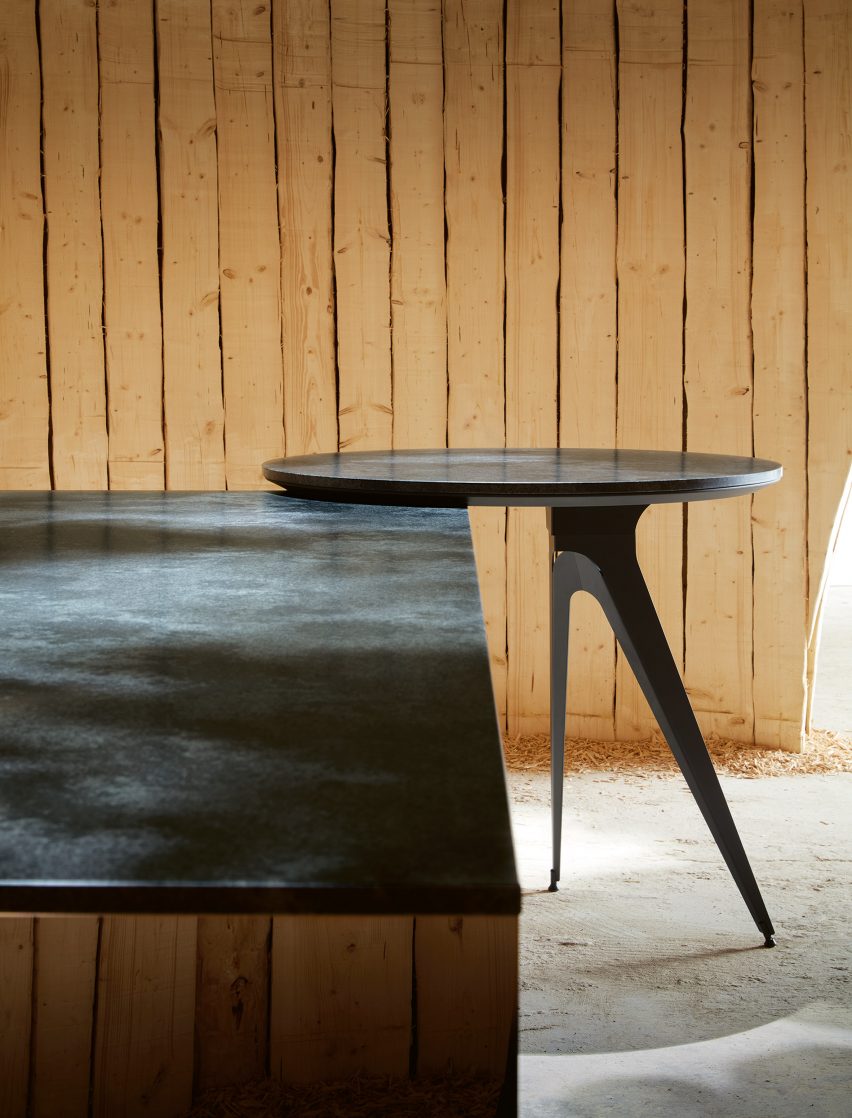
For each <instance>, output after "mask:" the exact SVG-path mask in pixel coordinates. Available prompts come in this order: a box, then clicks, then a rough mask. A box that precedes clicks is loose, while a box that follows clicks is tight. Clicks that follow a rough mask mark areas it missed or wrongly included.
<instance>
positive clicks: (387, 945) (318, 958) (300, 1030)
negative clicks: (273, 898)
mask: <svg viewBox="0 0 852 1118" xmlns="http://www.w3.org/2000/svg"><path fill="white" fill-rule="evenodd" d="M412 923H413V922H412V918H411V917H406V916H394V917H383V918H380V919H378V918H373V917H366V916H362V917H345V916H326V917H314V916H279V917H276V918H275V921H274V927H273V934H272V1020H271V1027H270V1069H271V1072H272V1075H273V1076H274V1077H276V1078H278V1079H283V1080H285V1081H287V1082H311V1081H315V1080H322V1079H341V1078H345V1077H346V1076H348V1075H353V1074H356V1073H358V1072H366V1073H368V1074H372V1075H392V1076H405V1075H407V1074H408V1055H409V1048H410V1045H411V1024H412V1022H411V971H412Z"/></svg>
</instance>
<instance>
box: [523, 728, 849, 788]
mask: <svg viewBox="0 0 852 1118" xmlns="http://www.w3.org/2000/svg"><path fill="white" fill-rule="evenodd" d="M706 742H707V749H708V751H709V753H710V756H711V757H712V758H713V764H714V766H715V768H716V771H717V772H718V773H722V774H724V775H726V776H745V777H762V776H792V775H797V774H803V773H835V772H852V737H850V736H849V735H847V734H839V733H835V732H834V731H832V730H814V731H813V732H812V733H811V734H810V736H809V737H808V738H807V740H806V742H805V746H804V749H803V751H802V752H801V753H788V752H787V751H786V750H783V749H758V748H756V747H755V746H748V745H743V744H742V742H734V741H728V740H726V739H725V738H720V737H717V736H715V735H712V734H711V735H710V736H708V737H707V738H706ZM503 749H504V753H505V757H506V765H507V767H508V768H510V769H521V770H523V769H528V770H529V769H532V770H542V769H549V768H550V737H549V736H548V735H547V734H523V735H519V736H515V737H513V736H504V739H503ZM565 772H566V773H567V772H613V773H619V774H632V775H637V776H641V775H646V774H656V775H663V774H666V773H676V772H678V768H677V764H676V763H675V760H674V758H673V757H672V754H671V750H670V749H669V747H668V745H667V744H666V742H665V739H664V738H663V737H662V735H659V734H655V735H654V736H653V737H651V738H648V739H646V740H645V741H591V740H588V739H585V738H566V739H565Z"/></svg>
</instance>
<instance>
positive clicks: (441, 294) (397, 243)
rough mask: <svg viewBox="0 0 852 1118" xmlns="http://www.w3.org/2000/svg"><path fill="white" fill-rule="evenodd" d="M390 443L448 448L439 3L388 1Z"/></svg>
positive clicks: (442, 88) (435, 0)
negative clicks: (391, 408) (391, 391)
mask: <svg viewBox="0 0 852 1118" xmlns="http://www.w3.org/2000/svg"><path fill="white" fill-rule="evenodd" d="M388 16H389V25H388V26H389V36H390V40H389V50H390V53H389V69H388V94H389V110H390V118H389V119H390V191H391V214H392V220H391V225H392V229H393V253H392V256H391V328H392V340H393V409H394V415H393V445H394V447H402V448H405V447H437V446H444V445H445V444H446V441H447V307H446V276H445V259H444V120H443V101H444V73H443V55H442V49H441V4H440V2H439V0H425V2H424V0H390V3H389V5H388Z"/></svg>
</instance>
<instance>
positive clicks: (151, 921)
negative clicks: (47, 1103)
mask: <svg viewBox="0 0 852 1118" xmlns="http://www.w3.org/2000/svg"><path fill="white" fill-rule="evenodd" d="M195 939H196V920H195V918H194V917H189V916H130V917H128V916H106V917H104V918H103V927H102V932H101V950H100V961H99V968H98V1000H97V1020H96V1023H95V1053H94V1081H93V1087H92V1090H93V1094H92V1114H93V1115H94V1116H95V1118H117V1116H119V1115H120V1116H122V1118H135V1116H136V1115H139V1116H148V1118H150V1115H152V1114H156V1115H157V1118H180V1116H182V1115H183V1113H184V1112H185V1111H186V1110H187V1109H189V1105H190V1101H191V1098H192V1051H193V1040H192V1034H193V1017H194V1008H195Z"/></svg>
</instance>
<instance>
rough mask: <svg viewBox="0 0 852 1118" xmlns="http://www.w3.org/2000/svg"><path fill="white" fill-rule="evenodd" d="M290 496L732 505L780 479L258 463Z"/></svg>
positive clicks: (701, 457)
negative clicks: (722, 501) (703, 500)
mask: <svg viewBox="0 0 852 1118" xmlns="http://www.w3.org/2000/svg"><path fill="white" fill-rule="evenodd" d="M263 472H264V474H265V475H266V477H267V478H268V479H269V480H270V481H273V482H275V483H276V484H277V485H282V486H284V487H286V488H287V490H288V491H289V492H290V493H292V494H293V495H295V496H298V495H299V492H300V491H301V490H302V489H305V490H309V491H312V492H311V493H310V494H307V493H306V495H311V496H331V497H332V499H333V496H334V494H335V493H337V494H338V495H339V496H341V497H342V496H343V495H346V496H348V498H349V499H357V500H362V501H365V502H368V501H370V500H371V499H380V500H381V499H384V500H388V501H390V500H396V501H398V502H399V503H400V504H404V503H405V501H406V499H414V500H417V499H420V502H421V503H426V500H428V502H429V503H432V504H434V505H436V506H440V505H444V504H447V505H449V504H459V505H462V506H464V505H468V504H470V505H475V504H477V503H480V500H478V499H489V503H502V504H507V505H511V504H515V503H517V502H518V501H519V500H523V501H525V502H526V503H537V504H542V505H547V504H552V503H553V502H554V499H558V503H578V504H589V503H595V502H602V503H608V504H611V503H614V499H617V500H618V501H619V503H622V504H633V503H646V504H653V503H654V502H656V501H660V500H671V499H672V497H675V498H678V495H681V494H682V496H680V497H679V498H678V499H681V500H684V501H686V500H691V499H694V498H696V497H699V496H702V495H703V496H712V495H716V496H734V495H735V494H736V493H737V492H751V491H753V490H755V489H759V488H761V487H762V486H764V485H770V484H772V482H774V481H778V479H779V478H780V477H781V467H780V466H779V465H778V463H777V462H768V461H765V460H763V459H760V458H738V457H732V456H728V455H720V454H692V453H690V454H681V453H679V452H677V451H657V450H516V449H509V450H394V451H357V452H354V453H352V454H314V455H306V456H303V457H300V458H279V459H276V460H273V461H271V462H265V463H264V466H263Z"/></svg>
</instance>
